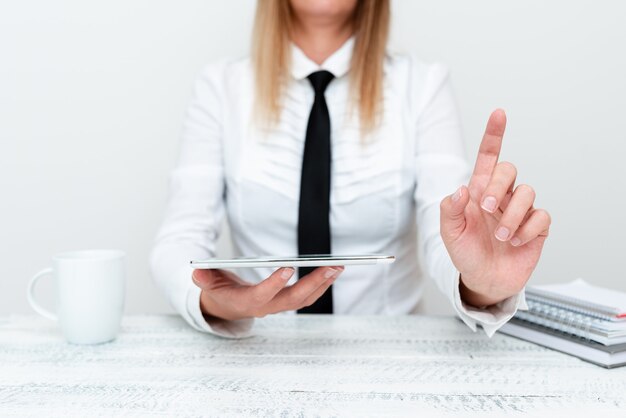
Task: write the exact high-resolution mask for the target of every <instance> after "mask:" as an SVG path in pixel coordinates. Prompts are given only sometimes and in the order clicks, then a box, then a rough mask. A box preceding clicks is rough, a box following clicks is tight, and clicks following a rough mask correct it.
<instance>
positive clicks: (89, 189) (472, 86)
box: [0, 0, 626, 314]
mask: <svg viewBox="0 0 626 418" xmlns="http://www.w3.org/2000/svg"><path fill="white" fill-rule="evenodd" d="M254 7H255V2H254V1H252V0H236V1H228V2H226V1H220V2H217V1H204V0H184V1H176V2H173V1H148V0H131V1H121V0H111V1H107V2H85V1H79V0H74V1H72V0H56V1H43V0H39V1H35V0H22V1H15V2H9V1H3V2H1V3H0V261H1V262H0V314H9V313H23V312H30V309H29V308H28V306H27V304H26V298H25V286H26V283H27V281H28V279H29V277H30V276H31V275H32V274H34V273H35V272H36V271H37V270H39V269H40V268H42V267H46V266H47V265H48V264H49V259H50V257H51V256H52V255H53V254H55V253H57V252H60V251H64V250H70V249H81V248H100V247H112V248H120V249H123V250H125V251H126V252H127V253H128V279H129V280H128V298H127V312H129V313H138V312H163V311H166V310H168V309H169V308H168V307H167V305H166V303H165V301H164V298H163V297H162V296H161V295H160V294H159V293H158V292H157V290H156V288H155V287H154V285H153V284H152V282H151V280H150V277H149V273H148V267H147V258H148V253H149V251H150V246H151V242H152V239H153V237H154V234H155V231H156V229H157V227H158V225H159V222H160V219H161V216H162V211H163V206H164V202H165V199H166V193H167V189H166V187H167V175H168V171H169V169H170V168H171V167H172V165H173V163H174V160H175V158H176V155H177V149H178V141H179V133H180V127H181V123H182V117H183V113H184V109H185V107H186V104H187V102H188V100H189V96H190V92H191V86H192V82H193V80H194V78H195V76H196V74H197V73H198V71H199V70H200V68H201V67H202V66H203V64H205V63H207V62H209V61H211V60H214V59H217V58H219V57H222V56H227V55H243V54H245V53H246V51H247V48H248V44H249V37H250V28H251V22H252V15H253V11H254ZM625 16H626V3H624V2H623V1H619V0H613V1H608V0H606V1H598V0H595V1H591V0H586V1H582V0H551V1H545V0H541V1H540V0H527V1H523V2H522V1H518V2H511V1H508V2H504V1H501V0H474V1H471V2H468V1H461V0H457V1H452V0H436V1H435V0H432V1H415V0H395V1H393V36H392V46H393V48H394V49H395V50H400V51H405V52H410V53H415V54H418V55H419V56H421V57H422V58H424V59H426V60H430V61H442V62H444V63H447V64H448V65H449V66H450V68H451V70H452V76H453V81H454V85H455V87H456V91H457V96H458V100H459V103H460V107H461V112H462V117H463V121H464V126H465V134H466V140H467V149H468V155H470V157H471V158H473V157H474V155H475V152H476V149H477V146H478V143H479V140H480V138H481V134H482V130H483V128H484V124H485V121H486V119H487V116H488V114H489V112H490V111H491V110H492V109H494V108H496V107H503V108H505V109H506V110H507V112H508V115H509V128H508V133H507V135H506V142H505V145H504V151H503V157H504V158H505V159H507V160H510V161H513V162H514V163H515V164H516V165H517V166H518V168H519V171H520V180H521V181H523V182H527V183H530V184H532V185H533V186H534V187H535V188H536V190H537V193H538V205H539V206H543V207H546V208H548V209H549V210H550V212H551V213H552V215H553V219H554V224H553V228H552V231H551V232H552V234H551V237H550V239H549V241H548V243H547V246H546V249H545V252H544V255H543V257H542V260H541V262H540V265H539V267H538V268H537V270H536V273H535V275H534V277H533V278H532V282H533V283H546V282H556V281H566V280H569V279H573V278H575V277H578V276H582V277H585V278H587V279H588V280H590V281H591V282H593V283H597V284H602V285H607V286H612V287H614V288H618V289H621V290H626V279H625V278H624V276H625V270H626V269H625V268H624V265H623V264H624V263H623V261H624V258H625V257H624V255H623V249H624V245H623V242H624V233H625V232H626V221H625V219H626V217H625V213H626V197H625V195H626V190H625V188H624V183H625V182H624V180H625V179H626V173H625V172H624V169H623V165H624V163H623V158H624V153H625V152H626V146H625V145H624V144H625V142H626V54H625V53H624V48H625V44H626V42H625V41H626V25H624V17H625ZM451 192H452V190H451ZM221 248H222V255H225V254H227V253H228V241H227V240H223V242H222V245H221ZM39 295H40V298H41V299H42V301H43V302H44V304H48V305H51V304H52V303H53V298H52V288H51V284H42V286H41V288H40V292H39ZM427 298H428V300H427V302H428V303H427V305H428V306H429V307H430V311H431V312H450V310H449V308H448V307H447V305H446V303H445V302H444V301H443V299H442V298H441V297H440V296H439V295H438V294H437V293H436V292H434V291H433V289H431V290H430V291H429V292H428V294H427Z"/></svg>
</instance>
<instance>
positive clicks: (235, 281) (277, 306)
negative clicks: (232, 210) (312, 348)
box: [192, 267, 343, 320]
mask: <svg viewBox="0 0 626 418" xmlns="http://www.w3.org/2000/svg"><path fill="white" fill-rule="evenodd" d="M342 271H343V267H319V268H316V269H315V270H313V271H312V272H311V273H309V274H307V275H306V276H304V277H301V278H300V279H299V280H298V281H297V282H296V283H295V284H293V285H291V286H287V282H288V281H289V279H290V278H291V276H293V273H294V269H293V268H291V267H286V268H281V269H278V270H276V271H275V272H274V273H273V274H272V275H271V276H269V277H268V278H267V279H265V280H263V281H262V282H261V283H259V284H256V285H253V284H250V283H246V282H245V281H243V280H242V279H240V278H239V277H238V276H237V275H236V274H234V273H232V272H230V271H227V270H194V271H193V273H192V280H193V282H194V283H195V284H196V286H198V287H199V288H200V289H202V292H201V294H200V308H201V310H202V312H203V313H204V314H205V315H208V316H212V317H216V318H220V319H227V320H236V319H243V318H255V317H256V318H260V317H263V316H265V315H269V314H273V313H277V312H282V311H293V310H297V309H301V308H304V307H306V306H310V305H311V304H313V302H315V301H316V300H317V299H319V298H320V296H322V295H323V294H324V292H325V291H326V289H328V288H329V287H330V285H331V284H333V282H334V281H335V279H337V277H339V275H340V274H341V272H342Z"/></svg>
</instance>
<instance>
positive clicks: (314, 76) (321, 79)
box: [308, 70, 335, 95]
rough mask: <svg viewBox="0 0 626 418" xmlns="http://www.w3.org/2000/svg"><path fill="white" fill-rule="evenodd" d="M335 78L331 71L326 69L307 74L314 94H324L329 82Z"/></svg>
mask: <svg viewBox="0 0 626 418" xmlns="http://www.w3.org/2000/svg"><path fill="white" fill-rule="evenodd" d="M333 78H335V76H334V75H333V73H331V72H330V71H326V70H321V71H316V72H314V73H311V74H309V77H308V79H309V81H310V82H311V85H312V86H313V90H315V94H316V95H317V94H324V92H325V91H326V87H328V85H329V84H330V82H331V81H332V79H333Z"/></svg>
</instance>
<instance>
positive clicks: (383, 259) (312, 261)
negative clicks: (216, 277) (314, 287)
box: [190, 254, 396, 269]
mask: <svg viewBox="0 0 626 418" xmlns="http://www.w3.org/2000/svg"><path fill="white" fill-rule="evenodd" d="M395 260H396V258H395V257H394V256H392V255H379V254H371V255H328V254H319V255H318V254H315V255H301V256H295V257H270V256H263V257H241V258H231V259H227V260H225V259H221V260H220V259H216V258H210V259H208V260H193V261H191V262H190V265H191V267H193V268H195V269H235V268H243V267H275V268H278V267H322V266H350V265H368V264H389V263H393V262H394V261H395Z"/></svg>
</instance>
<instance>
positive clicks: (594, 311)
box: [526, 291, 618, 321]
mask: <svg viewBox="0 0 626 418" xmlns="http://www.w3.org/2000/svg"><path fill="white" fill-rule="evenodd" d="M526 300H527V301H534V302H539V303H543V304H545V305H550V306H554V307H557V308H559V309H564V310H566V311H570V312H576V313H579V314H582V315H586V316H590V317H593V318H598V319H602V320H603V321H616V320H617V319H618V318H617V317H616V316H615V314H614V313H609V312H607V310H606V309H599V308H598V306H599V305H595V304H591V303H589V304H585V305H583V304H582V303H580V302H578V303H576V304H572V303H570V302H568V301H566V300H564V301H563V302H559V301H556V300H554V299H551V298H547V297H544V296H540V295H537V294H535V293H531V292H529V291H526Z"/></svg>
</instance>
